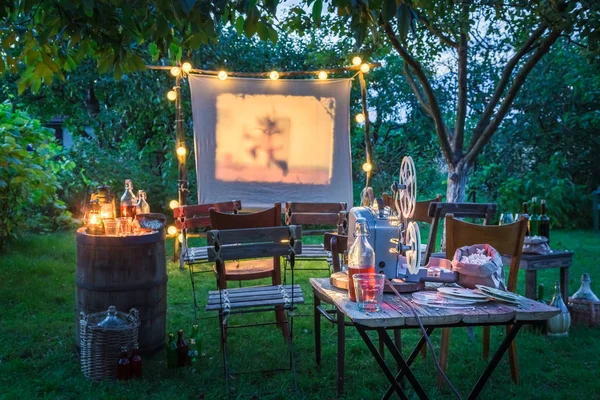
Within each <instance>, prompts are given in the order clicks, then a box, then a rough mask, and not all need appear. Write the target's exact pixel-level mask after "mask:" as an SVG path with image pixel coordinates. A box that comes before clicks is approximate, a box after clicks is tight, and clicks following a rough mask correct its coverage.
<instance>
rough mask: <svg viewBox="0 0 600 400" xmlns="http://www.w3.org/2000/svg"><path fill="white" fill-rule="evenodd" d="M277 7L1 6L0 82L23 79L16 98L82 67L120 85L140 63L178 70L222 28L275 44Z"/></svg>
mask: <svg viewBox="0 0 600 400" xmlns="http://www.w3.org/2000/svg"><path fill="white" fill-rule="evenodd" d="M278 2H279V0H261V1H257V0H253V1H234V0H214V1H197V0H180V1H172V0H131V1H121V0H84V1H70V0H54V1H47V0H37V1H34V0H22V1H13V2H8V4H7V5H2V6H0V47H1V50H0V55H1V57H0V74H2V73H3V72H4V71H5V70H7V69H8V70H10V71H12V72H17V71H20V74H21V79H20V81H19V92H20V93H22V92H23V91H24V90H25V89H26V88H28V87H31V88H32V89H33V91H34V92H37V91H38V90H39V89H40V87H41V85H42V83H45V84H51V83H52V81H53V79H54V78H55V76H58V77H59V78H60V79H62V80H64V79H65V74H66V73H69V72H71V71H73V70H74V69H75V68H76V67H77V66H78V65H80V64H81V63H82V62H83V61H85V60H87V59H91V60H93V61H95V62H96V63H97V67H98V71H99V72H100V73H101V74H104V73H109V72H110V73H112V74H113V75H114V77H115V78H116V79H117V80H119V79H120V78H121V77H122V76H123V74H124V73H128V72H134V71H140V70H144V69H145V63H144V55H145V54H148V53H150V54H152V57H153V59H154V60H158V59H159V58H161V57H167V58H169V59H170V60H172V61H174V62H177V61H179V60H180V59H181V58H182V56H183V51H184V50H186V52H189V51H192V50H194V49H197V48H198V47H199V46H200V45H202V44H207V43H211V42H215V41H216V39H217V36H218V33H219V31H220V28H221V26H222V25H223V24H226V23H231V24H232V25H235V26H236V28H237V29H238V30H239V31H243V32H244V34H245V35H246V36H248V37H252V36H254V34H258V36H259V37H260V38H261V40H271V41H272V42H276V41H277V32H276V30H275V29H274V28H273V25H272V19H273V15H274V14H275V11H276V8H277V5H278Z"/></svg>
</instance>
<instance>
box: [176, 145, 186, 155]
mask: <svg viewBox="0 0 600 400" xmlns="http://www.w3.org/2000/svg"><path fill="white" fill-rule="evenodd" d="M186 154H187V149H186V148H185V147H183V146H179V147H178V148H177V155H178V156H180V157H184V156H185V155H186Z"/></svg>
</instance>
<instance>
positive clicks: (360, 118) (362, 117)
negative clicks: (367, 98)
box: [355, 113, 366, 124]
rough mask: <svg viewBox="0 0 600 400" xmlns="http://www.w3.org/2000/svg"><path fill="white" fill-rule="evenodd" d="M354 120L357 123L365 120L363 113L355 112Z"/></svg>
mask: <svg viewBox="0 0 600 400" xmlns="http://www.w3.org/2000/svg"><path fill="white" fill-rule="evenodd" d="M355 119H356V122H358V123H359V124H362V123H363V122H365V119H366V118H365V114H363V113H360V114H356V117H355Z"/></svg>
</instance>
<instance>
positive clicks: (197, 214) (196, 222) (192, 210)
mask: <svg viewBox="0 0 600 400" xmlns="http://www.w3.org/2000/svg"><path fill="white" fill-rule="evenodd" d="M211 208H214V209H215V210H217V211H219V212H223V213H233V214H237V213H238V212H239V211H240V210H241V209H242V202H241V201H240V200H233V201H224V202H220V203H209V204H197V205H189V206H180V207H176V208H175V209H174V210H173V216H174V217H175V226H176V227H177V228H178V229H192V228H207V227H210V226H211V224H210V216H209V210H210V209H211Z"/></svg>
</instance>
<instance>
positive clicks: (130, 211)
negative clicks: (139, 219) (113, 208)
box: [121, 179, 137, 218]
mask: <svg viewBox="0 0 600 400" xmlns="http://www.w3.org/2000/svg"><path fill="white" fill-rule="evenodd" d="M136 203H137V198H136V197H135V194H133V183H131V179H126V180H125V192H124V193H123V196H121V217H127V218H133V217H135V205H136Z"/></svg>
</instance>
